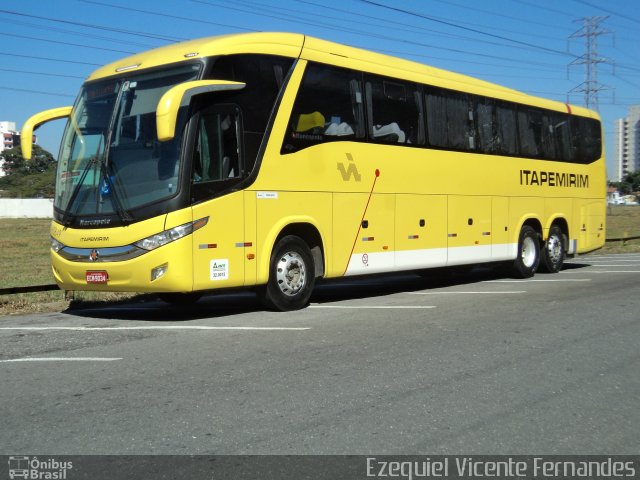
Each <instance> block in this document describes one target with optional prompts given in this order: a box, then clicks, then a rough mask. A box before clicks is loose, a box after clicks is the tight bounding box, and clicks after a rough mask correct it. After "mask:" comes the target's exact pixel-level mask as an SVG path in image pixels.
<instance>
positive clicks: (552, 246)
mask: <svg viewBox="0 0 640 480" xmlns="http://www.w3.org/2000/svg"><path fill="white" fill-rule="evenodd" d="M547 255H548V257H549V260H551V261H552V262H553V264H554V265H555V264H557V263H558V262H559V261H560V259H561V258H562V241H561V240H560V238H559V237H557V236H555V235H552V236H551V237H549V238H548V239H547Z"/></svg>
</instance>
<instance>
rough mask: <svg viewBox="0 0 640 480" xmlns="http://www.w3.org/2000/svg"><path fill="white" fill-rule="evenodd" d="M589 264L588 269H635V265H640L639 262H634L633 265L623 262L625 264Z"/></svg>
mask: <svg viewBox="0 0 640 480" xmlns="http://www.w3.org/2000/svg"><path fill="white" fill-rule="evenodd" d="M589 263H591V265H589V266H590V267H636V266H637V265H640V262H635V263H634V264H633V265H632V264H631V263H629V262H625V263H618V264H615V263H606V264H603V263H595V262H589Z"/></svg>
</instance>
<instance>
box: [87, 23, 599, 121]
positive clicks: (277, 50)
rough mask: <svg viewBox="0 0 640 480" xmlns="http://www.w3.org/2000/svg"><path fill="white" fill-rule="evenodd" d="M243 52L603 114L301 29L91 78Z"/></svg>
mask: <svg viewBox="0 0 640 480" xmlns="http://www.w3.org/2000/svg"><path fill="white" fill-rule="evenodd" d="M239 53H263V54H270V55H280V56H285V57H291V58H298V57H300V58H303V59H305V60H311V61H317V62H322V63H328V64H331V65H336V66H342V67H345V68H356V69H359V70H362V71H365V72H370V73H376V74H380V75H387V76H391V77H396V78H402V79H406V80H409V81H415V82H419V83H425V84H430V85H434V86H439V87H442V88H449V89H453V90H461V91H465V92H470V93H474V94H477V95H484V96H488V97H493V98H499V99H504V100H508V101H513V102H517V103H523V104H530V105H535V106H538V107H543V108H548V109H550V110H557V111H562V112H570V113H576V114H579V115H582V116H586V117H592V118H599V117H598V115H597V113H596V112H594V111H592V110H588V109H586V108H583V107H578V106H574V105H568V104H565V103H562V102H557V101H554V100H548V99H545V98H541V97H535V96H531V95H527V94H526V93H523V92H520V91H517V90H514V89H511V88H507V87H504V86H501V85H498V84H495V83H491V82H487V81H484V80H479V79H477V78H474V77H470V76H467V75H462V74H458V73H454V72H451V71H448V70H443V69H440V68H436V67H431V66H428V65H425V64H422V63H418V62H413V61H410V60H404V59H401V58H398V57H392V56H389V55H384V54H380V53H375V52H372V51H368V50H363V49H360V48H355V47H349V46H346V45H342V44H339V43H333V42H329V41H326V40H320V39H318V38H314V37H309V36H305V35H302V34H297V33H281V32H268V33H267V32H265V33H262V32H260V33H240V34H231V35H221V36H216V37H206V38H201V39H196V40H190V41H186V42H180V43H175V44H171V45H167V46H164V47H160V48H156V49H153V50H148V51H145V52H141V53H138V54H135V55H132V56H129V57H126V58H123V59H121V60H118V61H115V62H113V63H110V64H108V65H105V66H104V67H101V68H99V69H97V70H96V71H94V72H93V73H92V74H91V75H90V76H89V77H88V78H87V81H93V80H98V79H101V78H106V77H111V76H114V75H118V74H119V73H122V72H127V71H133V70H138V69H140V70H142V69H147V68H153V67H158V66H161V65H167V64H172V63H177V62H181V61H188V60H193V59H197V58H205V57H210V56H216V55H221V54H222V55H231V54H239Z"/></svg>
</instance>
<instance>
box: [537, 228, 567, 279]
mask: <svg viewBox="0 0 640 480" xmlns="http://www.w3.org/2000/svg"><path fill="white" fill-rule="evenodd" d="M565 239H566V236H565V235H564V233H562V230H561V229H560V227H558V226H557V225H552V226H551V228H550V229H549V236H548V237H547V241H546V242H544V245H543V246H542V253H541V255H540V271H541V272H546V273H558V272H559V271H560V270H561V269H562V264H563V263H564V257H565V255H566V245H567V242H566V241H565Z"/></svg>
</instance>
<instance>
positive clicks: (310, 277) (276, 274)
mask: <svg viewBox="0 0 640 480" xmlns="http://www.w3.org/2000/svg"><path fill="white" fill-rule="evenodd" d="M314 284H315V265H314V263H313V257H312V256H311V250H309V246H308V245H307V244H306V243H305V242H304V241H303V240H302V239H301V238H299V237H296V236H294V235H287V236H286V237H283V238H282V239H280V241H279V242H278V243H277V244H276V246H275V248H274V249H273V254H272V256H271V263H270V267H269V280H268V281H267V284H266V285H265V286H263V287H261V288H260V289H259V290H258V295H259V297H260V300H261V301H262V303H263V304H264V305H265V306H266V307H267V308H269V309H273V310H279V311H281V312H286V311H290V310H299V309H301V308H304V307H305V306H307V304H308V303H309V298H310V297H311V292H312V290H313V286H314Z"/></svg>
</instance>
